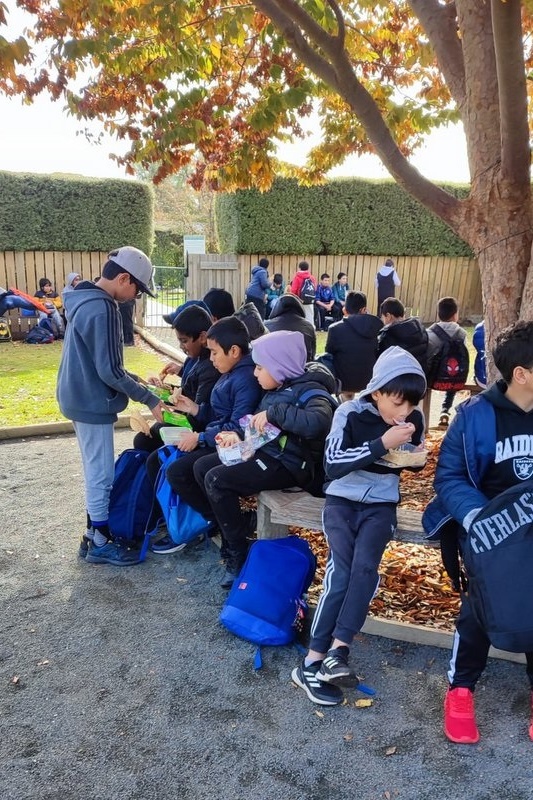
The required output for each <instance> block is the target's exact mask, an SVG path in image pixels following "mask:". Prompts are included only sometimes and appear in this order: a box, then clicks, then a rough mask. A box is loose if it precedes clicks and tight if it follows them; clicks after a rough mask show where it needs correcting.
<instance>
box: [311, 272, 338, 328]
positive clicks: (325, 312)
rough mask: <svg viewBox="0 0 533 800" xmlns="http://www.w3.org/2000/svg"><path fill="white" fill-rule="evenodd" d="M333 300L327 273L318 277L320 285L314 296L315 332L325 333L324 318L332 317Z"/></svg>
mask: <svg viewBox="0 0 533 800" xmlns="http://www.w3.org/2000/svg"><path fill="white" fill-rule="evenodd" d="M334 303H335V299H334V297H333V290H332V288H331V286H330V277H329V275H328V273H327V272H323V273H322V275H321V276H320V283H319V284H318V286H317V287H316V294H315V321H316V329H317V331H327V329H328V326H327V324H326V317H327V316H333V305H334Z"/></svg>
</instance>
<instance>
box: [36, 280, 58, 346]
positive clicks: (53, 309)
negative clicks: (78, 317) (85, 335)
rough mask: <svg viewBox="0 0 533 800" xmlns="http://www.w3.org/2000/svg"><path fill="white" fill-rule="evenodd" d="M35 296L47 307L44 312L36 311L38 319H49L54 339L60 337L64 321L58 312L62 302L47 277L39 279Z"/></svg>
mask: <svg viewBox="0 0 533 800" xmlns="http://www.w3.org/2000/svg"><path fill="white" fill-rule="evenodd" d="M35 297H38V298H39V300H40V301H41V303H43V304H44V306H45V307H46V309H47V310H46V312H44V311H38V312H37V313H38V314H39V321H40V320H42V319H48V320H50V323H51V325H52V328H53V330H54V336H55V337H56V339H62V338H63V336H64V335H65V322H64V320H63V317H62V316H61V314H60V313H59V312H60V310H61V309H62V308H63V302H62V300H61V297H60V296H59V295H58V293H57V292H56V291H55V290H54V288H53V287H52V283H51V281H49V280H48V278H41V279H40V281H39V290H38V291H37V292H35Z"/></svg>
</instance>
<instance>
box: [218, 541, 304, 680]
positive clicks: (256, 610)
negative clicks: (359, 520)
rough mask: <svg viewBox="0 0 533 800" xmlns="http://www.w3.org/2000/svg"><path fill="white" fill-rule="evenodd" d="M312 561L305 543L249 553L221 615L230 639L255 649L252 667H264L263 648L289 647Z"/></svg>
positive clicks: (259, 547) (260, 544)
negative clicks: (269, 646) (248, 644)
mask: <svg viewBox="0 0 533 800" xmlns="http://www.w3.org/2000/svg"><path fill="white" fill-rule="evenodd" d="M315 571H316V558H315V556H314V554H313V551H312V550H311V548H310V547H309V545H308V543H307V542H306V541H305V539H300V538H299V537H298V536H284V537H282V538H280V539H259V540H258V541H256V542H254V543H253V544H252V546H251V547H250V551H249V553H248V557H247V559H246V561H245V563H244V566H243V568H242V570H241V572H240V573H239V575H238V577H237V578H236V580H235V582H234V584H233V587H232V589H231V591H230V593H229V595H228V598H227V600H226V602H225V603H224V607H223V609H222V612H221V614H220V621H221V623H222V624H223V625H224V626H225V627H226V628H227V629H228V630H229V631H231V633H234V634H236V635H237V636H240V637H241V638H242V639H247V640H248V641H249V642H253V643H254V644H257V645H258V646H259V647H258V650H257V652H256V656H255V661H254V667H255V669H260V667H261V666H262V662H261V652H260V649H259V648H260V647H261V646H262V645H284V644H291V643H292V642H293V641H294V640H295V638H296V635H297V633H298V632H299V630H300V629H301V627H302V624H303V620H304V617H305V615H306V613H307V603H306V601H305V594H306V592H307V590H308V589H309V586H310V585H311V582H312V580H313V578H314V575H315Z"/></svg>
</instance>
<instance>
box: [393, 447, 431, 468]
mask: <svg viewBox="0 0 533 800" xmlns="http://www.w3.org/2000/svg"><path fill="white" fill-rule="evenodd" d="M427 457H428V451H427V450H417V449H416V448H415V446H414V445H412V444H403V445H401V447H398V448H396V449H395V450H389V452H388V453H385V455H384V456H382V458H383V459H384V460H385V461H389V462H390V463H391V464H394V465H395V466H397V467H423V466H424V464H425V463H426V459H427Z"/></svg>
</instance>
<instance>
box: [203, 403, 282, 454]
mask: <svg viewBox="0 0 533 800" xmlns="http://www.w3.org/2000/svg"><path fill="white" fill-rule="evenodd" d="M252 416H253V415H252V414H246V416H244V417H241V418H240V420H239V425H240V426H241V428H242V429H243V431H244V441H242V442H238V443H237V444H233V445H231V447H220V446H219V445H217V453H218V457H219V458H220V460H221V462H222V463H223V464H225V466H227V467H229V466H231V465H232V464H241V463H242V462H243V461H248V460H249V459H250V458H252V456H253V455H254V453H255V451H256V450H259V448H260V447H262V446H263V445H265V444H266V443H267V442H271V441H272V440H273V439H275V438H276V437H277V436H279V434H280V433H281V431H280V429H279V428H276V426H275V425H271V424H270V422H267V423H266V425H265V429H264V431H263V432H262V433H259V432H258V431H256V430H255V428H253V427H252V426H251V425H250V420H251V419H252Z"/></svg>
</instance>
